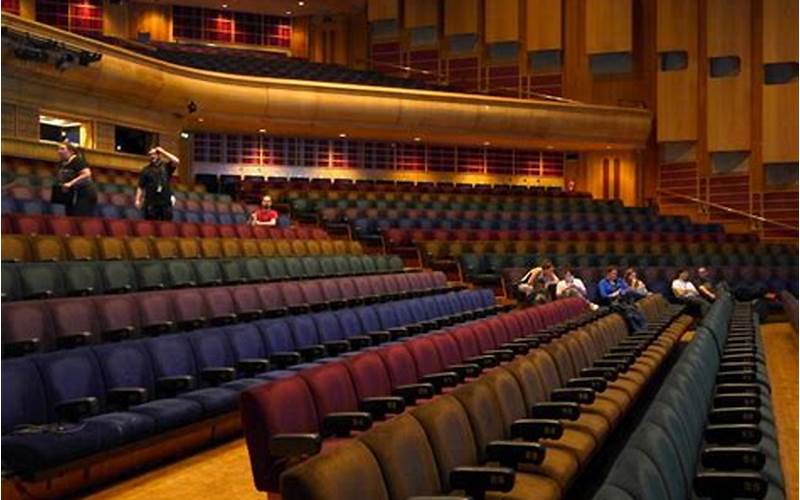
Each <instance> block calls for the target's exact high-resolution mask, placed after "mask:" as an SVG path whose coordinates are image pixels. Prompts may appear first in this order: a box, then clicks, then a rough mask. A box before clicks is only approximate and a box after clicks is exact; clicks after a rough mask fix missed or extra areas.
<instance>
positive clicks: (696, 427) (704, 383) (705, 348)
mask: <svg viewBox="0 0 800 500" xmlns="http://www.w3.org/2000/svg"><path fill="white" fill-rule="evenodd" d="M754 323H756V324H754ZM632 472H634V473H633V474H632ZM594 498H595V499H597V500H610V499H614V500H618V499H619V500H633V499H636V500H648V499H674V500H679V499H684V498H758V499H761V498H769V499H783V498H785V492H784V482H783V477H782V473H781V467H780V459H779V453H778V441H777V435H776V432H775V420H774V414H773V412H772V405H771V401H770V386H769V379H768V377H767V375H766V368H765V363H764V358H763V351H762V349H761V341H760V334H759V332H758V331H757V322H756V321H755V320H754V316H753V311H752V309H751V307H750V305H749V304H736V305H734V304H733V301H732V300H731V297H730V295H728V294H723V295H721V297H720V298H719V299H718V300H717V301H716V302H715V303H714V305H713V306H712V308H711V309H710V310H709V313H708V314H707V315H706V317H705V318H704V319H703V321H702V323H701V326H700V327H699V328H698V329H697V331H696V334H695V336H694V339H693V340H692V342H691V344H690V345H689V346H688V347H687V349H686V352H684V353H683V354H682V356H681V358H680V360H679V361H678V362H677V364H676V366H675V367H674V368H673V369H672V371H671V372H670V375H669V377H668V378H667V379H666V380H665V381H664V383H663V385H662V387H661V389H660V390H659V392H658V394H657V395H656V397H655V399H654V401H653V403H652V405H651V406H650V408H649V410H648V412H647V413H646V414H645V415H644V417H643V419H642V421H641V423H640V424H639V426H638V427H637V429H636V431H635V432H634V433H633V435H632V436H631V438H630V440H629V442H628V443H627V444H626V446H625V448H624V449H623V451H622V453H621V454H620V455H619V457H618V458H617V460H616V461H615V462H614V465H613V467H612V468H611V471H610V473H609V475H608V477H607V478H606V480H605V482H604V483H603V485H602V486H601V488H600V489H599V491H598V492H597V494H596V495H595V497H594Z"/></svg>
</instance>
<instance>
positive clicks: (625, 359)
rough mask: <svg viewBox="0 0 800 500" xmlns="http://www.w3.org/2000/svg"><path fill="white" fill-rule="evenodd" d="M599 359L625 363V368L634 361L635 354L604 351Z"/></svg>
mask: <svg viewBox="0 0 800 500" xmlns="http://www.w3.org/2000/svg"><path fill="white" fill-rule="evenodd" d="M601 359H603V360H610V361H616V362H618V363H622V364H624V365H625V367H626V368H627V367H629V366H631V365H632V364H633V363H635V362H636V357H635V356H633V355H631V354H622V353H606V354H604V355H603V357H602V358H601Z"/></svg>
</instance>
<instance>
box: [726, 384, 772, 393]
mask: <svg viewBox="0 0 800 500" xmlns="http://www.w3.org/2000/svg"><path fill="white" fill-rule="evenodd" d="M715 389H716V391H717V394H756V395H760V394H761V386H760V385H758V384H718V385H717V386H716V387H715Z"/></svg>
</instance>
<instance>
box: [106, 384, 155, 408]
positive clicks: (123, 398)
mask: <svg viewBox="0 0 800 500" xmlns="http://www.w3.org/2000/svg"><path fill="white" fill-rule="evenodd" d="M146 402H147V389H145V388H144V387H115V388H114V389H111V390H109V391H108V392H107V393H106V404H107V405H108V406H111V407H113V408H123V409H127V408H129V407H131V406H136V405H141V404H144V403H146Z"/></svg>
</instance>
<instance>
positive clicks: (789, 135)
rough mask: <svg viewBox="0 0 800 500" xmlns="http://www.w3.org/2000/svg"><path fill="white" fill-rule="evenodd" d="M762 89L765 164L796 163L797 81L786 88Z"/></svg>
mask: <svg viewBox="0 0 800 500" xmlns="http://www.w3.org/2000/svg"><path fill="white" fill-rule="evenodd" d="M762 89H763V90H762V92H763V97H762V101H763V111H762V127H763V129H762V137H763V140H762V144H763V152H762V154H763V157H764V163H781V162H796V161H798V157H797V146H798V144H797V134H798V129H797V118H798V116H797V106H798V101H797V91H798V86H797V80H794V81H793V82H791V83H786V84H783V85H764V86H763V87H762Z"/></svg>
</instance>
